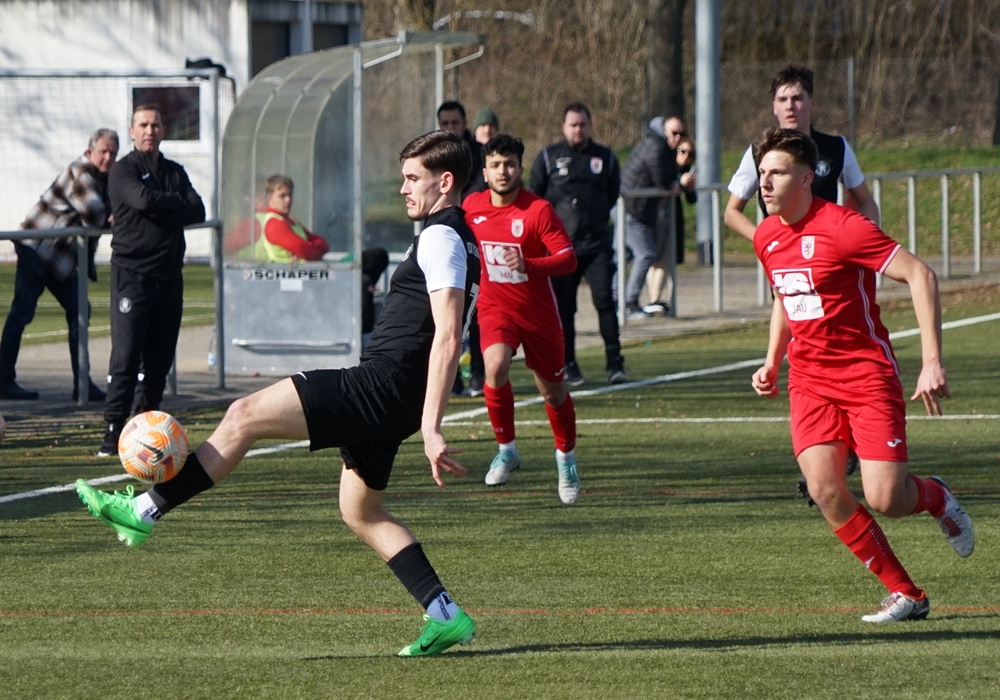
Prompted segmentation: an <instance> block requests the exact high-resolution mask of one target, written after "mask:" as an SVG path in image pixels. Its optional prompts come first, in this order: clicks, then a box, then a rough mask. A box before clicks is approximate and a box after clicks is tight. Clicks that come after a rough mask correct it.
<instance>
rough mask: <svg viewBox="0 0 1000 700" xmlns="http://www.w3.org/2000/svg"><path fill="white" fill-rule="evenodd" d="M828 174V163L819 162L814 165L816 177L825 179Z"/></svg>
mask: <svg viewBox="0 0 1000 700" xmlns="http://www.w3.org/2000/svg"><path fill="white" fill-rule="evenodd" d="M829 174H830V163H829V162H827V161H825V160H821V161H819V162H818V163H816V177H826V176H827V175H829Z"/></svg>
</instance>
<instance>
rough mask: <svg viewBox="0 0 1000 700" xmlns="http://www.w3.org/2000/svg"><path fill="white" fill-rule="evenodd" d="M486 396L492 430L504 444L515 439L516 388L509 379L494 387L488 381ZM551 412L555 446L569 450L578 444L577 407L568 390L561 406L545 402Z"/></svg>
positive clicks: (550, 421) (485, 387)
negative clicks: (512, 386) (514, 388)
mask: <svg viewBox="0 0 1000 700" xmlns="http://www.w3.org/2000/svg"><path fill="white" fill-rule="evenodd" d="M483 398H484V399H486V411H487V412H488V413H489V415H490V423H491V424H492V425H493V432H494V433H495V434H496V436H497V442H498V443H500V444H501V445H503V444H506V443H508V442H511V441H513V440H514V390H513V389H512V388H511V386H510V382H507V383H506V384H504V385H503V386H502V387H499V388H497V389H494V388H493V387H491V386H490V385H489V384H484V385H483ZM545 411H546V412H547V413H548V414H549V424H550V425H551V426H552V435H553V436H555V439H556V447H557V448H558V449H560V450H562V451H563V452H569V451H570V450H572V449H573V448H574V447H576V409H575V408H573V399H572V398H571V397H570V395H569V394H566V400H565V401H563V403H562V405H561V406H559V407H558V408H555V407H553V406H550V405H549V404H545Z"/></svg>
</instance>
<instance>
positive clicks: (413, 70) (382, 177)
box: [221, 32, 483, 264]
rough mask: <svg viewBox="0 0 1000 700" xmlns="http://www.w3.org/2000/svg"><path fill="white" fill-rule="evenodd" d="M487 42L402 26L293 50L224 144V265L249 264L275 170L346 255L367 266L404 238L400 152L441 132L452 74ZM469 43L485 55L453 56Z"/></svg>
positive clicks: (257, 81) (249, 91)
mask: <svg viewBox="0 0 1000 700" xmlns="http://www.w3.org/2000/svg"><path fill="white" fill-rule="evenodd" d="M482 44H483V38H482V36H481V35H478V34H466V33H449V32H400V34H399V35H398V36H397V37H395V38H392V39H385V40H380V41H371V42H365V43H362V44H359V45H350V46H338V47H335V48H332V49H327V50H325V51H319V52H315V53H308V54H301V55H297V56H290V57H288V58H286V59H285V60H283V61H279V62H278V63H275V64H273V65H271V66H269V67H268V68H266V69H265V70H264V71H262V72H261V73H260V74H258V75H257V77H256V78H254V80H253V81H252V82H251V83H250V85H248V86H247V88H246V90H245V91H244V92H243V94H242V95H241V96H240V99H239V101H238V102H237V104H236V107H235V109H234V110H233V112H232V115H231V116H230V118H229V122H228V124H227V126H226V131H225V136H224V139H223V148H222V203H221V213H222V219H223V222H224V225H225V229H226V230H225V236H226V238H225V248H226V258H227V260H252V259H253V248H254V245H253V244H254V242H255V241H256V239H257V238H258V237H259V235H260V234H259V222H258V217H257V215H258V214H259V213H260V212H262V211H263V210H264V209H265V208H266V198H265V184H266V181H267V178H268V177H269V176H271V175H275V174H282V175H287V176H288V177H290V178H292V180H293V181H294V183H295V189H294V196H295V199H294V204H293V207H292V217H293V218H295V219H298V220H299V221H300V222H301V223H302V224H303V225H305V227H306V228H307V229H310V230H311V231H313V232H314V233H316V234H318V235H320V236H322V237H323V238H325V239H326V240H327V241H328V242H329V244H330V250H331V252H333V253H334V254H335V255H340V256H341V257H343V258H344V259H345V261H351V260H354V261H359V260H360V252H361V249H362V247H369V246H371V245H382V246H383V247H386V248H388V249H389V250H390V251H393V250H395V249H397V248H399V246H400V245H401V243H400V242H399V240H398V239H400V237H401V236H402V240H403V241H407V243H406V244H408V238H409V232H412V226H411V224H410V223H409V222H408V221H407V220H406V217H405V207H404V205H403V199H402V197H401V196H400V195H398V190H399V186H400V184H401V179H400V176H399V151H400V150H401V149H402V147H403V146H404V145H406V143H408V142H409V141H410V140H411V139H413V138H415V137H416V136H419V135H420V134H422V133H426V132H427V131H430V130H432V129H434V128H436V115H435V111H436V108H437V106H438V104H440V102H442V101H443V100H444V80H443V76H444V71H445V70H447V69H448V68H451V67H454V66H455V65H457V64H458V63H461V62H464V61H465V60H470V59H471V58H474V57H478V56H479V55H481V54H482ZM470 46H471V47H475V46H478V47H480V48H479V52H478V53H472V54H471V55H467V56H465V57H464V58H461V59H459V60H456V61H454V62H453V63H451V64H446V63H445V57H446V56H449V55H450V54H454V53H460V52H461V49H462V48H463V47H470ZM449 49H459V50H460V51H459V52H455V51H449ZM465 53H468V51H466V52H465ZM401 232H402V233H401ZM404 247H405V246H404ZM354 264H357V263H354Z"/></svg>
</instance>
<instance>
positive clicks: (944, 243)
mask: <svg viewBox="0 0 1000 700" xmlns="http://www.w3.org/2000/svg"><path fill="white" fill-rule="evenodd" d="M950 218H951V217H950V215H949V211H948V176H947V175H942V176H941V277H942V278H944V279H948V278H950V277H951V240H950V236H951V230H950V226H949V221H948V220H949V219H950Z"/></svg>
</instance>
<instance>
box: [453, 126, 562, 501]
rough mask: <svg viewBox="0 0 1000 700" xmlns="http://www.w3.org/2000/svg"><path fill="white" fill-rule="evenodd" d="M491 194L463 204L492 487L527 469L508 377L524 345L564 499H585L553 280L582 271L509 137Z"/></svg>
mask: <svg viewBox="0 0 1000 700" xmlns="http://www.w3.org/2000/svg"><path fill="white" fill-rule="evenodd" d="M483 156H484V159H483V163H484V167H483V174H484V175H485V176H486V182H487V184H488V185H489V189H488V190H486V191H485V192H478V193H476V194H472V195H469V196H468V197H466V199H465V201H464V202H463V203H462V208H463V209H465V220H466V221H467V222H468V223H469V226H470V228H472V231H473V233H475V234H476V240H477V241H478V242H479V248H480V252H481V255H480V259H481V260H482V265H483V272H482V276H481V281H480V289H479V301H478V303H477V308H478V310H479V332H480V341H481V345H482V348H483V360H484V362H485V364H486V384H485V386H484V387H483V394H484V396H485V398H486V408H487V410H488V411H489V414H490V422H491V423H492V424H493V431H494V432H495V433H496V436H497V442H498V443H499V444H500V451H499V453H498V454H497V456H496V458H495V459H494V460H493V463H492V464H490V469H489V472H488V473H487V474H486V483H487V484H488V485H489V486H499V485H500V484H504V483H506V482H507V476H508V475H509V474H510V472H512V471H514V470H515V469H517V468H518V467H519V466H520V465H521V458H520V456H519V455H518V453H517V447H516V445H515V443H514V393H513V391H512V390H511V386H510V381H509V380H508V372H509V371H510V361H511V358H512V357H513V355H514V352H515V351H516V350H517V348H518V346H524V363H525V364H526V365H527V366H528V367H529V368H530V369H531V370H532V371H534V373H535V385H536V386H537V387H538V391H539V392H540V393H541V395H542V397H543V398H544V399H545V409H546V410H547V411H548V414H549V423H550V424H551V425H552V433H553V434H554V435H555V439H556V467H557V468H558V472H559V499H560V500H561V501H562V502H563V503H567V504H569V503H575V502H576V499H577V498H579V496H580V477H579V476H578V474H577V471H576V457H575V456H574V452H573V449H574V447H575V445H576V411H574V410H573V399H571V398H570V396H569V392H567V391H566V386H565V384H564V383H563V375H564V373H565V364H566V356H565V353H564V348H563V333H562V324H561V322H560V321H559V312H558V310H557V308H556V299H555V294H554V293H553V291H552V284H551V283H550V282H549V278H550V277H551V276H553V275H568V274H570V273H571V272H573V270H575V269H576V254H575V253H574V252H573V243H572V241H571V240H570V238H569V235H568V234H567V233H566V229H565V228H564V227H563V225H562V222H561V221H560V220H559V217H558V216H557V215H556V213H555V211H554V210H553V209H552V205H551V204H549V203H548V202H546V201H545V200H544V199H542V198H540V197H536V196H535V195H533V194H531V193H530V192H528V191H527V190H525V189H522V187H521V174H522V173H523V171H524V168H523V166H522V164H521V159H522V157H523V156H524V144H523V143H521V141H520V139H515V138H513V137H512V136H508V135H506V134H500V135H499V136H496V137H494V138H493V139H491V140H490V141H489V143H487V144H486V145H485V146H483Z"/></svg>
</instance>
